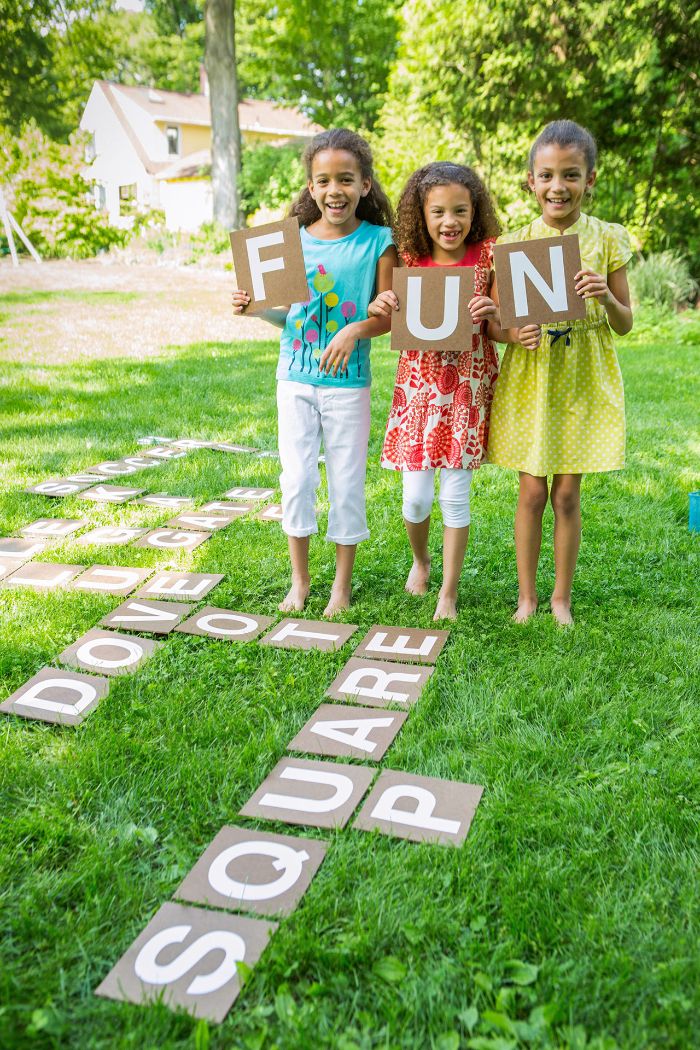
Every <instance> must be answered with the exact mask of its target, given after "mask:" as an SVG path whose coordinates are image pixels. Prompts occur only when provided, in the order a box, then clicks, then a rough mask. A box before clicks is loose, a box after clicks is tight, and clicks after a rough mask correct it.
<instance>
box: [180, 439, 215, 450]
mask: <svg viewBox="0 0 700 1050" xmlns="http://www.w3.org/2000/svg"><path fill="white" fill-rule="evenodd" d="M211 447H212V442H211V441H202V440H201V439H200V438H178V439H177V441H173V443H172V445H171V448H180V449H184V450H185V451H186V452H189V451H191V450H192V449H197V448H211Z"/></svg>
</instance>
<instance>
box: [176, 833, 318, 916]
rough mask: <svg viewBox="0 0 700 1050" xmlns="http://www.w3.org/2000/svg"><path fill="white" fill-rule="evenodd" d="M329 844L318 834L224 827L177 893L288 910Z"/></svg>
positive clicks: (263, 911)
mask: <svg viewBox="0 0 700 1050" xmlns="http://www.w3.org/2000/svg"><path fill="white" fill-rule="evenodd" d="M327 848H328V847H327V846H326V844H325V842H320V841H319V840H318V839H301V838H293V837H292V836H291V835H271V834H270V833H269V832H266V831H250V830H249V829H247V828H236V827H230V826H227V827H223V828H222V829H221V831H220V832H219V833H218V835H217V836H216V838H215V839H214V841H213V842H212V843H211V845H210V846H208V847H207V849H206V850H205V851H204V853H203V854H202V856H201V857H200V858H199V860H198V861H197V863H196V864H195V866H194V867H193V868H192V870H191V871H190V873H189V875H187V877H186V878H185V881H184V882H183V883H182V884H181V885H180V886H179V887H178V889H177V890H176V891H175V893H174V894H173V896H174V897H177V898H179V899H180V900H184V901H192V902H193V903H194V904H204V905H207V904H208V905H211V906H212V907H214V908H228V909H229V910H232V911H252V912H255V913H256V914H257V915H290V914H291V913H292V912H293V911H294V909H295V908H296V906H297V904H298V903H299V901H300V900H301V898H302V896H303V895H304V893H305V892H306V890H307V889H308V888H309V885H310V884H311V880H312V879H313V877H314V875H315V874H316V872H317V871H318V869H319V867H320V866H321V862H322V860H323V858H324V857H325V855H326V849H327Z"/></svg>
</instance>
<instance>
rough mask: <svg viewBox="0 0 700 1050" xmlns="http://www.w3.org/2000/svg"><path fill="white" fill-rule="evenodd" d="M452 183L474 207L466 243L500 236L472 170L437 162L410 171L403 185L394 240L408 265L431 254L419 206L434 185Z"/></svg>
mask: <svg viewBox="0 0 700 1050" xmlns="http://www.w3.org/2000/svg"><path fill="white" fill-rule="evenodd" d="M453 183H456V184H457V185H459V186H464V187H465V188H466V189H468V190H469V193H470V194H471V198H472V204H473V206H474V216H473V218H472V224H471V229H470V230H469V233H468V234H467V238H466V241H465V243H466V244H475V243H478V242H479V241H484V240H486V238H487V237H496V236H497V234H498V233H500V227H499V225H498V219H497V218H496V212H495V210H494V207H493V203H492V201H491V197H490V196H489V191H488V190H487V189H486V187H485V186H484V184H483V182H482V181H481V179H480V178H479V176H478V175H477V174H476V172H475V171H473V170H472V168H468V167H466V165H464V164H451V163H449V162H447V161H438V162H436V163H433V164H426V165H425V167H424V168H419V169H418V171H414V173H413V175H411V177H410V179H409V180H408V182H407V183H406V185H405V187H404V189H403V192H402V194H401V197H400V198H399V203H398V205H397V208H396V221H395V223H394V240H395V242H396V247H397V249H398V252H399V255H400V256H401V258H402V259H403V260H404V262H406V263H407V264H408V265H411V264H415V263H416V262H417V260H418V259H424V258H425V257H426V256H427V255H430V254H431V245H432V242H431V240H430V235H429V234H428V228H427V226H426V224H425V218H424V216H423V205H424V204H425V200H426V197H427V196H428V194H429V192H430V191H431V190H432V189H433V187H434V186H450V185H452V184H453Z"/></svg>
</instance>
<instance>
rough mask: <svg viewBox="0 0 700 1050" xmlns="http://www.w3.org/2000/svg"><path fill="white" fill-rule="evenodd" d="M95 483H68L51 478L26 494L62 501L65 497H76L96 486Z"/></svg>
mask: <svg viewBox="0 0 700 1050" xmlns="http://www.w3.org/2000/svg"><path fill="white" fill-rule="evenodd" d="M94 483H95V482H94V480H93V481H68V479H67V478H50V479H49V480H48V481H40V482H39V484H38V485H32V487H31V488H28V489H25V490H24V491H25V492H36V493H38V494H39V495H40V496H53V497H55V498H56V499H62V498H63V497H64V496H75V495H77V493H78V492H82V491H83V489H86V488H87V487H88V485H94Z"/></svg>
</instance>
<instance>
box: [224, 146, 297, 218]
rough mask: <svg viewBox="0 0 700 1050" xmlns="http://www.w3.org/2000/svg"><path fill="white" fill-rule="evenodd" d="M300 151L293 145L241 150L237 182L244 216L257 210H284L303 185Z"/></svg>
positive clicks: (254, 147)
mask: <svg viewBox="0 0 700 1050" xmlns="http://www.w3.org/2000/svg"><path fill="white" fill-rule="evenodd" d="M302 149H303V147H302V146H301V145H298V144H296V143H290V144H288V145H286V146H271V145H268V144H266V143H264V144H258V145H256V146H245V147H244V149H243V153H242V157H241V166H242V171H241V176H240V182H239V188H240V194H241V208H242V210H243V213H244V215H246V216H247V215H253V214H254V212H256V211H257V210H258V208H261V207H264V208H269V209H270V210H271V211H279V210H286V208H287V205H288V204H290V203H291V201H292V199H293V198H294V197H295V196H296V194H297V193H298V192H299V190H300V189H301V187H302V186H303V185H304V183H305V181H306V176H305V174H304V167H303V165H302V163H301V154H302Z"/></svg>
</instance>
